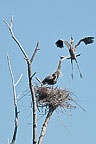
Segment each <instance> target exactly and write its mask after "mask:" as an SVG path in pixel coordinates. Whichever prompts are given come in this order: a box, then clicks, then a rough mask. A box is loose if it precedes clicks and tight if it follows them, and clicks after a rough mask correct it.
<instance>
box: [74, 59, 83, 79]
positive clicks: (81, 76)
mask: <svg viewBox="0 0 96 144" xmlns="http://www.w3.org/2000/svg"><path fill="white" fill-rule="evenodd" d="M76 63H77V68H78V70H79V73H80V77H81V78H82V77H83V76H82V74H81V72H80V68H79V65H78V62H77V60H76Z"/></svg>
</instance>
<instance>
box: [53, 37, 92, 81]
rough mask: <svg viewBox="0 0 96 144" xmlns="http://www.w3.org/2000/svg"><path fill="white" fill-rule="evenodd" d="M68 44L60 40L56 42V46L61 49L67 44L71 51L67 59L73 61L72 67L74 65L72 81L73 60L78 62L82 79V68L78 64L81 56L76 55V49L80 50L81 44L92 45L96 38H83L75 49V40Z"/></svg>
mask: <svg viewBox="0 0 96 144" xmlns="http://www.w3.org/2000/svg"><path fill="white" fill-rule="evenodd" d="M69 42H71V44H69ZM69 42H67V41H65V40H60V39H59V40H58V41H57V42H56V46H57V47H59V48H63V47H64V46H63V43H65V45H66V46H67V47H68V49H69V53H70V56H71V57H70V58H67V59H71V65H72V79H73V60H75V61H76V63H77V68H78V70H79V73H80V77H81V78H82V74H81V72H80V68H79V65H78V62H77V57H78V56H80V54H78V55H76V54H75V51H76V49H77V48H78V46H79V44H80V43H81V42H84V43H85V44H86V45H87V44H91V43H93V42H94V37H85V38H82V39H81V40H79V42H78V43H77V44H76V45H75V48H73V44H74V41H73V38H72V37H71V39H70V41H69Z"/></svg>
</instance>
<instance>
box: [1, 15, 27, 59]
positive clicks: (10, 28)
mask: <svg viewBox="0 0 96 144" xmlns="http://www.w3.org/2000/svg"><path fill="white" fill-rule="evenodd" d="M3 21H4V23H5V24H6V25H7V27H8V28H9V31H10V33H11V36H12V38H13V39H14V40H15V42H16V43H17V44H18V46H19V48H20V50H21V51H22V53H23V54H24V56H25V59H26V60H27V59H28V56H27V54H26V52H25V51H24V49H23V47H22V46H21V44H20V43H19V41H18V40H17V39H16V37H15V36H14V33H13V31H12V25H13V16H12V17H11V24H10V26H9V25H8V23H7V22H6V21H5V20H4V19H3Z"/></svg>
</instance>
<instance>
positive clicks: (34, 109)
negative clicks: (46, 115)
mask: <svg viewBox="0 0 96 144" xmlns="http://www.w3.org/2000/svg"><path fill="white" fill-rule="evenodd" d="M28 77H29V87H30V91H31V95H32V102H33V144H36V143H37V105H36V96H35V91H34V87H33V84H32V72H31V63H30V62H28Z"/></svg>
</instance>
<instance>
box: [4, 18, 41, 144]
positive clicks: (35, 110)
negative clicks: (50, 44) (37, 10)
mask: <svg viewBox="0 0 96 144" xmlns="http://www.w3.org/2000/svg"><path fill="white" fill-rule="evenodd" d="M3 21H4V22H5V24H6V25H7V27H8V28H9V31H10V33H11V36H12V38H13V39H14V41H15V42H16V43H17V44H18V46H19V48H20V50H21V51H22V53H23V55H24V56H25V59H26V61H27V65H28V77H29V87H30V91H31V96H32V102H33V144H36V143H37V105H36V97H35V92H34V87H33V84H32V72H31V63H32V61H33V58H34V56H35V54H36V52H37V50H38V46H39V42H38V43H37V46H36V49H35V51H34V53H33V56H32V58H31V60H29V58H28V56H27V54H26V53H25V51H24V49H23V47H22V46H21V44H20V43H19V42H18V40H17V39H16V38H15V36H14V34H13V31H12V24H13V16H12V18H11V24H10V26H9V25H8V23H7V22H6V21H5V20H4V19H3Z"/></svg>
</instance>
